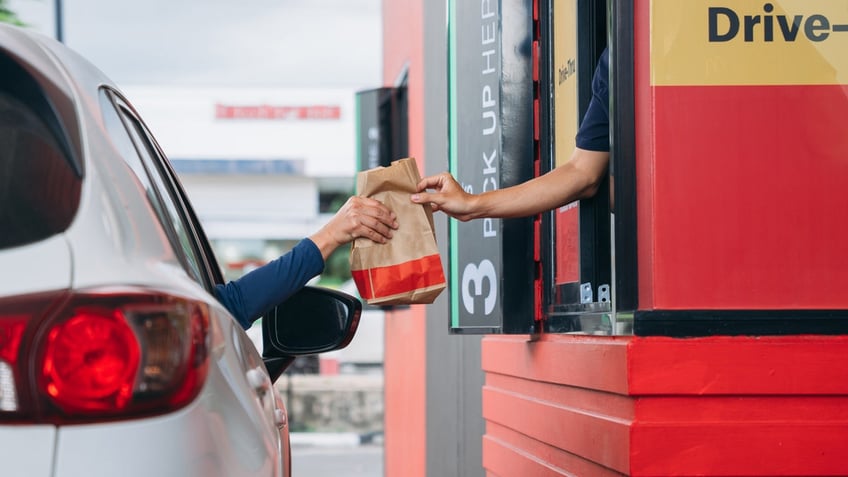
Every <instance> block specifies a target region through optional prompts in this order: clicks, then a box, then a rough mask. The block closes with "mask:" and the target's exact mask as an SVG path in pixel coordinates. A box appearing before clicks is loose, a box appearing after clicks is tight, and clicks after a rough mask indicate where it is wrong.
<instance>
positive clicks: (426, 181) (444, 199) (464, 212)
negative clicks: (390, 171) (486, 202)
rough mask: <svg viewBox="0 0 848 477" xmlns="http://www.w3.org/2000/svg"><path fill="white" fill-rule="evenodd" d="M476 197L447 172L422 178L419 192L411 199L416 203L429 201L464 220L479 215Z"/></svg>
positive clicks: (435, 208)
mask: <svg viewBox="0 0 848 477" xmlns="http://www.w3.org/2000/svg"><path fill="white" fill-rule="evenodd" d="M427 189H434V190H435V192H426V190H427ZM476 199H477V196H475V195H474V194H469V193H468V192H465V191H464V190H463V189H462V186H461V185H459V183H458V182H457V181H456V179H454V178H453V176H452V175H450V174H449V173H447V172H442V173H441V174H437V175H435V176H430V177H425V178H423V179H421V182H419V183H418V193H417V194H412V195H411V196H410V200H412V202H415V203H416V204H428V203H429V204H430V206H431V207H432V208H433V210H441V211H442V212H444V213H446V214H448V215H450V216H451V217H454V218H456V219H459V220H461V221H463V222H465V221H467V220H471V219H473V218H476V217H477V214H476V213H475V212H476V210H475V200H476Z"/></svg>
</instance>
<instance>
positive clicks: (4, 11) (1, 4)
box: [0, 0, 25, 26]
mask: <svg viewBox="0 0 848 477" xmlns="http://www.w3.org/2000/svg"><path fill="white" fill-rule="evenodd" d="M0 23H11V24H12V25H18V26H24V25H25V24H24V22H22V21H21V19H20V18H18V16H17V15H16V14H15V12H13V11H11V10H9V6H8V5H7V4H6V0H0Z"/></svg>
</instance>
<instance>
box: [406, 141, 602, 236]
mask: <svg viewBox="0 0 848 477" xmlns="http://www.w3.org/2000/svg"><path fill="white" fill-rule="evenodd" d="M608 164H609V152H606V151H589V150H585V149H579V148H576V149H575V150H574V153H573V154H572V156H571V159H569V160H568V162H566V163H565V164H562V165H561V166H559V167H557V168H555V169H553V170H552V171H550V172H548V173H547V174H544V175H542V176H539V177H535V178H533V179H531V180H529V181H527V182H524V183H521V184H518V185H515V186H512V187H507V188H505V189H495V190H491V191H486V192H483V193H480V194H469V193H467V192H465V191H464V190H463V189H462V186H460V185H459V183H457V182H456V180H455V179H454V178H453V177H452V176H451V175H450V174H448V173H442V174H438V175H435V176H430V177H426V178H424V179H422V180H421V182H419V183H418V190H419V191H420V192H419V193H418V194H413V196H412V201H413V202H416V203H421V204H426V203H430V204H431V206H432V207H433V209H434V210H441V211H442V212H444V213H446V214H448V215H450V216H451V217H454V218H456V219H458V220H461V221H463V222H464V221H468V220H471V219H476V218H482V217H493V218H513V217H527V216H531V215H536V214H539V213H542V212H545V211H548V210H552V209H555V208H557V207H560V206H563V205H565V204H568V203H570V202H573V201H575V200H577V199H584V198H587V197H592V196H593V195H594V194H595V192H597V190H598V186H599V185H600V183H601V181H602V180H603V178H604V175H605V174H606V171H607V166H608ZM427 189H433V190H435V192H426V190H427Z"/></svg>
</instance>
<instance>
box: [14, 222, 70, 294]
mask: <svg viewBox="0 0 848 477" xmlns="http://www.w3.org/2000/svg"><path fill="white" fill-rule="evenodd" d="M43 267H50V273H44V270H43ZM0 270H4V271H5V272H4V275H6V273H9V275H6V276H11V273H10V271H14V276H15V278H14V280H12V279H3V280H2V289H3V293H4V294H8V295H18V294H22V293H31V292H32V291H33V290H38V289H42V290H45V291H46V290H64V289H67V288H69V287H70V286H71V273H72V262H71V253H70V250H69V249H68V244H67V242H66V240H65V238H64V237H63V236H61V235H58V236H54V237H51V238H49V239H47V240H43V241H41V242H36V243H33V244H29V245H25V246H23V247H17V248H14V249H11V250H0Z"/></svg>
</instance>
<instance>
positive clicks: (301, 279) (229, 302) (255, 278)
mask: <svg viewBox="0 0 848 477" xmlns="http://www.w3.org/2000/svg"><path fill="white" fill-rule="evenodd" d="M323 271H324V258H323V257H322V256H321V251H320V250H318V247H317V246H316V245H315V244H314V243H313V242H312V241H311V240H309V239H303V240H301V241H300V242H299V243H298V244H297V245H295V247H294V248H293V249H291V251H289V252H288V253H286V254H284V255H282V256H281V257H279V258H277V259H276V260H274V261H272V262H269V263H267V264H265V265H263V266H261V267H259V268H257V269H256V270H253V271H251V272H250V273H247V274H245V275H244V276H243V277H241V278H239V279H237V280H233V281H231V282H228V283H227V284H225V285H216V286H215V293H216V295H217V297H218V300H219V301H220V302H221V303H222V304H223V305H224V307H226V308H227V309H228V310H229V311H230V313H232V315H233V316H234V317H235V318H236V320H238V322H239V324H241V326H242V327H243V328H244V329H247V328H250V325H252V324H253V322H254V321H255V320H256V319H257V318H259V317H260V316H262V314H263V313H265V312H267V311H268V310H270V309H271V308H272V307H274V306H275V305H277V304H279V303H281V302H283V301H284V300H285V299H286V298H288V297H290V296H292V295H293V294H294V293H295V292H297V291H298V290H300V289H301V288H303V286H304V285H306V283H307V282H308V281H309V280H311V279H312V278H313V277H315V276H316V275H318V274H320V273H321V272H323Z"/></svg>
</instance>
